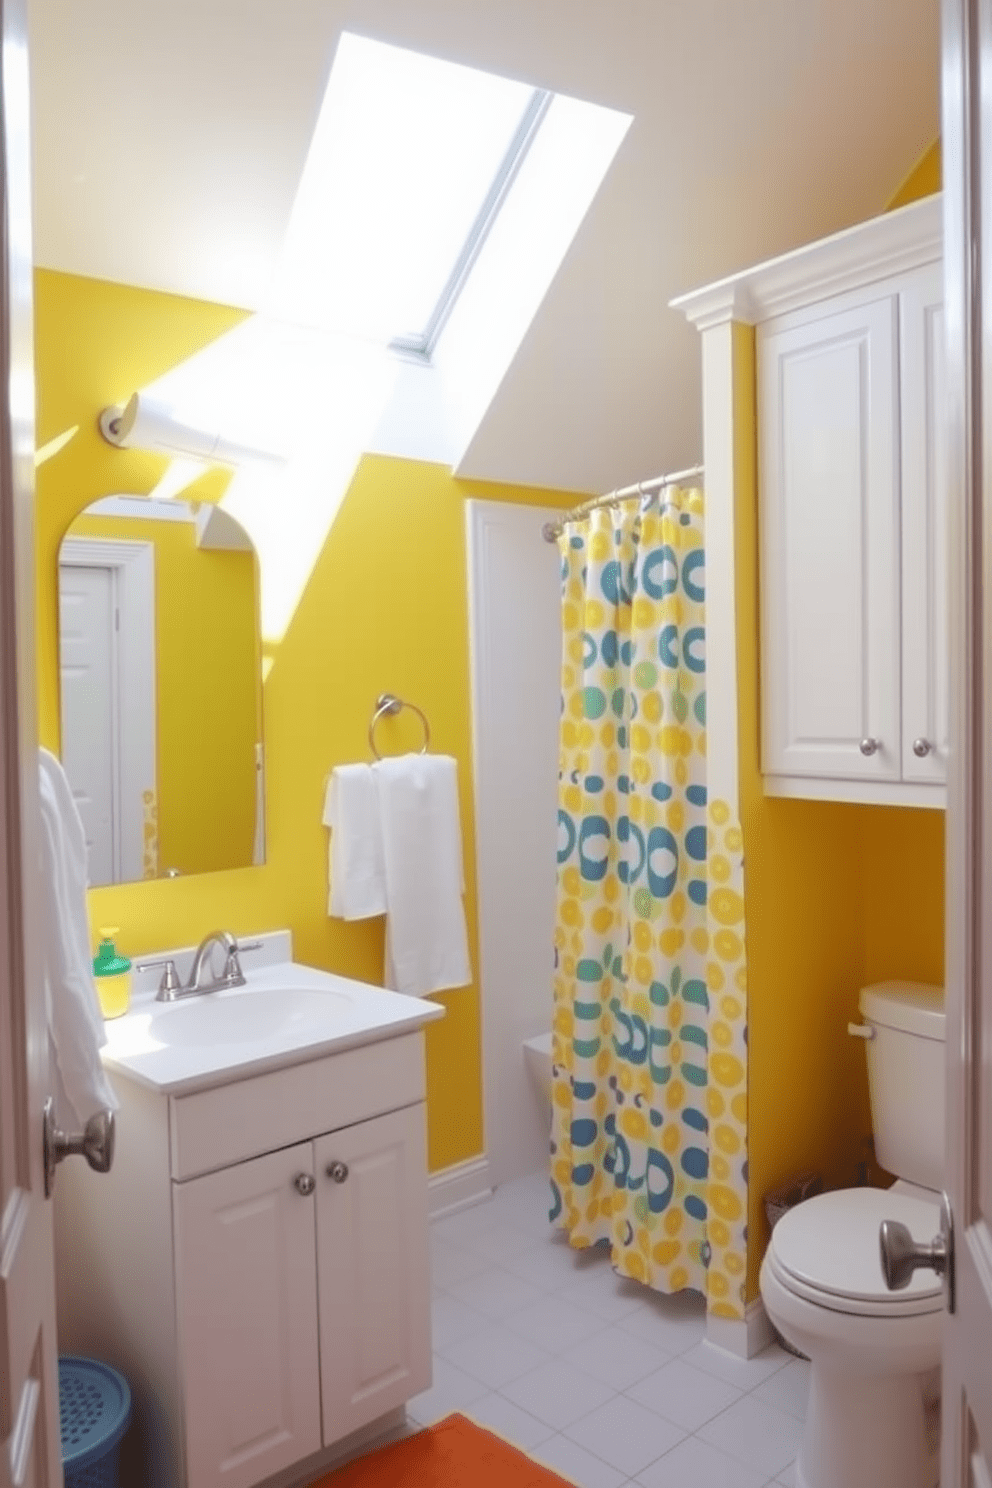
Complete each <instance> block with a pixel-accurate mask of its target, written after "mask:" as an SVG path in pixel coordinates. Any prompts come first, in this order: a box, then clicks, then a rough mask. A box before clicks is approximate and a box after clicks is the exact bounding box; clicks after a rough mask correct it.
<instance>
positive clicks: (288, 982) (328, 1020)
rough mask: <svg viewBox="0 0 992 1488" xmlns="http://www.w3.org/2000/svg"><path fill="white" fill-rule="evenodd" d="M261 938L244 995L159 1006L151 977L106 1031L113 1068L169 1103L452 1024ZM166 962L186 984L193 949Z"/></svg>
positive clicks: (433, 1008)
mask: <svg viewBox="0 0 992 1488" xmlns="http://www.w3.org/2000/svg"><path fill="white" fill-rule="evenodd" d="M262 938H263V941H265V942H266V945H265V946H263V947H260V948H259V952H258V954H257V956H256V952H255V951H251V952H250V953H249V954H250V955H252V956H256V961H255V963H254V964H251V965H248V966H246V967H245V975H246V977H247V979H248V980H247V982H246V984H245V986H243V987H225V988H223V989H222V990H221V991H219V992H204V993H202V994H201V995H200V996H195V995H194V996H192V997H188V998H184V999H182V1000H181V1001H179V1002H158V1001H157V1000H156V999H155V994H154V990H153V989H154V985H155V980H156V974H155V973H154V972H151V973H149V975H148V976H147V978H146V979H145V982H144V985H143V986H140V987H139V988H138V989H137V990H136V992H135V993H134V994H133V995H132V998H131V1006H130V1008H129V1010H128V1011H127V1012H126V1013H124V1014H123V1016H122V1017H120V1018H113V1019H112V1020H111V1021H110V1022H109V1023H107V1024H106V1025H105V1027H106V1035H107V1042H106V1044H105V1045H104V1047H103V1048H102V1049H101V1051H100V1055H101V1058H102V1060H103V1062H104V1064H106V1065H108V1066H109V1068H110V1069H111V1070H114V1071H116V1072H117V1073H119V1074H121V1075H124V1076H126V1077H128V1078H130V1079H133V1080H137V1081H139V1083H141V1084H143V1085H145V1086H147V1087H149V1088H150V1089H152V1090H156V1091H159V1092H160V1093H165V1094H168V1095H170V1096H171V1095H188V1094H191V1093H192V1092H193V1091H195V1090H205V1089H208V1088H209V1087H211V1086H214V1085H223V1084H227V1083H229V1082H230V1081H232V1080H240V1079H245V1078H247V1077H248V1076H254V1075H258V1074H262V1073H264V1072H265V1071H269V1070H277V1069H284V1068H286V1067H288V1066H290V1065H293V1064H298V1063H300V1062H302V1061H307V1060H311V1059H317V1058H323V1057H325V1056H326V1055H329V1054H334V1053H337V1052H339V1051H342V1050H344V1049H353V1048H358V1047H359V1046H360V1045H362V1044H370V1043H373V1042H377V1041H378V1040H380V1039H383V1038H395V1037H396V1036H397V1035H399V1034H405V1033H412V1032H414V1031H415V1030H419V1029H420V1028H422V1027H423V1026H424V1024H425V1023H428V1022H431V1021H433V1020H434V1019H435V1018H441V1017H443V1016H444V1009H443V1008H442V1007H441V1006H440V1005H439V1004H438V1003H436V1002H431V1001H430V999H429V998H421V997H404V996H402V995H401V994H400V993H398V992H389V991H386V990H384V989H383V988H382V987H373V986H370V985H369V984H368V983H366V982H358V981H355V980H354V979H353V978H352V977H343V976H337V975H336V974H335V973H334V972H329V971H321V970H320V969H318V968H317V967H315V966H305V965H303V964H302V963H301V962H299V961H293V960H291V959H289V955H290V951H291V945H290V940H289V935H288V934H287V933H286V932H283V931H277V932H275V933H272V934H266V935H263V937H262ZM279 952H282V956H283V959H280V958H279V954H278V953H279ZM162 954H163V955H165V956H170V957H175V956H177V955H178V956H179V958H180V971H181V974H182V973H184V972H185V971H186V970H188V967H189V965H190V964H191V962H192V955H193V947H191V946H189V947H182V948H180V950H179V951H178V952H177V951H174V950H173V951H170V950H165V951H164V952H163V953H162ZM263 958H265V959H263ZM150 959H151V958H150ZM154 959H158V956H157V955H156V957H155V958H154Z"/></svg>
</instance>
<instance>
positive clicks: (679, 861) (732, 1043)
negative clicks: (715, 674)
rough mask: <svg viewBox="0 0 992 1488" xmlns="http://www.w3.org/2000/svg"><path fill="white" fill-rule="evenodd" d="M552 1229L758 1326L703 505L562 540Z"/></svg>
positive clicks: (677, 493) (695, 502)
mask: <svg viewBox="0 0 992 1488" xmlns="http://www.w3.org/2000/svg"><path fill="white" fill-rule="evenodd" d="M559 550H560V553H561V560H562V620H563V661H562V713H561V733H560V768H559V801H558V805H559V810H558V827H559V841H558V902H557V922H556V927H555V973H554V1000H555V1011H554V1031H553V1055H552V1058H553V1068H554V1101H553V1120H552V1142H551V1183H552V1210H551V1218H552V1221H553V1222H554V1223H555V1224H556V1225H558V1226H560V1227H561V1228H563V1229H564V1230H565V1231H566V1232H567V1234H568V1237H569V1240H570V1242H571V1244H573V1245H575V1246H588V1245H592V1244H596V1243H597V1242H600V1241H608V1242H609V1245H610V1249H611V1258H612V1263H613V1266H614V1269H615V1270H616V1271H618V1272H619V1273H620V1274H621V1275H624V1276H629V1277H633V1278H634V1279H635V1280H637V1281H640V1282H643V1283H645V1284H646V1285H648V1286H650V1287H653V1288H654V1289H656V1290H658V1291H662V1292H675V1291H679V1290H680V1289H681V1288H683V1287H694V1288H696V1289H697V1290H699V1291H701V1292H703V1293H704V1294H705V1296H706V1298H707V1305H708V1307H709V1310H710V1311H711V1312H714V1313H718V1314H722V1315H724V1316H728V1317H733V1318H742V1317H743V1315H744V1271H745V1263H746V1235H747V1231H746V1218H747V1162H746V1157H747V1152H746V1138H747V1090H746V1072H747V1055H746V1046H745V1039H746V1034H745V1011H746V981H745V963H744V898H743V867H742V853H741V847H742V842H741V830H740V826H739V823H738V822H737V821H736V819H735V817H734V814H733V813H732V811H731V809H730V807H729V805H728V804H727V803H726V802H722V801H708V800H707V789H706V667H705V649H704V643H705V622H704V600H705V594H704V563H705V553H704V546H703V494H702V492H701V491H699V490H695V489H694V490H681V489H678V488H674V487H668V488H666V489H664V490H662V491H661V492H660V493H656V494H652V495H646V496H643V497H640V498H634V499H633V500H627V501H623V502H620V503H617V504H615V505H613V506H610V507H601V508H598V509H596V510H594V511H593V512H592V513H590V514H589V515H588V516H586V517H584V518H582V519H581V520H579V521H574V522H571V523H569V524H567V525H566V527H565V529H564V531H563V533H562V535H561V537H560V539H559Z"/></svg>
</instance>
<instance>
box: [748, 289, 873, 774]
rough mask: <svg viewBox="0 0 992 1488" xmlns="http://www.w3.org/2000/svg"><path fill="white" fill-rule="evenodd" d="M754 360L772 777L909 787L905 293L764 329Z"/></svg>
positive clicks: (767, 766) (766, 758) (765, 748)
mask: <svg viewBox="0 0 992 1488" xmlns="http://www.w3.org/2000/svg"><path fill="white" fill-rule="evenodd" d="M876 293H877V291H876ZM757 352H758V406H759V430H758V432H759V458H760V461H761V471H760V489H761V515H760V524H759V525H760V531H761V534H762V538H761V647H762V689H761V693H762V769H763V770H764V771H765V772H766V773H767V774H771V775H791V776H814V777H831V776H832V777H835V778H843V779H851V780H898V779H899V771H900V753H901V739H900V727H899V519H898V502H899V488H898V480H899V469H898V464H899V462H898V416H899V410H898V373H899V368H898V322H897V296H896V295H895V294H887V295H884V296H882V297H879V298H876V299H874V300H870V301H869V302H867V303H865V304H859V305H856V306H854V307H853V308H852V307H851V305H850V301H849V300H845V301H844V302H842V303H840V304H837V303H834V304H832V305H831V304H830V303H829V302H828V303H827V304H824V305H819V306H817V307H816V308H815V310H813V311H810V310H805V311H802V312H794V313H793V314H791V315H789V316H782V317H779V318H778V319H776V320H772V321H768V322H766V323H765V324H764V325H762V326H760V327H759V329H758V348H757Z"/></svg>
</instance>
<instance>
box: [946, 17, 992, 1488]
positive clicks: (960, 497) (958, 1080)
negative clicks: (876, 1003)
mask: <svg viewBox="0 0 992 1488" xmlns="http://www.w3.org/2000/svg"><path fill="white" fill-rule="evenodd" d="M990 69H992V13H990V10H989V7H988V6H987V5H976V4H973V3H972V0H943V78H942V83H943V87H942V93H943V167H944V267H945V292H946V305H947V312H946V313H947V342H946V349H947V383H948V406H947V418H948V425H947V427H948V433H947V444H948V448H947V470H948V486H947V489H948V492H949V493H950V495H951V522H950V529H949V530H950V550H951V551H950V565H949V574H950V592H951V643H950V657H951V755H950V769H949V781H948V813H947V931H946V934H947V955H946V973H945V975H946V980H947V1060H948V1099H947V1141H948V1172H947V1187H948V1194H949V1197H950V1201H951V1209H952V1213H953V1219H954V1226H955V1231H956V1234H955V1243H954V1252H955V1256H954V1261H955V1272H956V1291H957V1298H956V1304H957V1305H956V1307H955V1310H954V1312H953V1314H951V1315H950V1316H949V1317H948V1318H947V1319H946V1326H945V1332H944V1381H943V1443H942V1451H941V1478H940V1481H941V1484H942V1488H965V1485H968V1488H989V1485H990V1484H992V1367H990V1359H992V715H990V705H992V630H990V621H992V550H990V541H989V539H990V534H992V463H990V462H992V401H990V400H992V347H990V345H989V335H988V331H989V321H990V313H992V291H990V290H989V289H986V288H985V286H986V285H988V284H992V278H990V276H992V222H990V219H989V215H988V213H989V205H990V200H992V116H990V112H989V110H990V85H992V72H990Z"/></svg>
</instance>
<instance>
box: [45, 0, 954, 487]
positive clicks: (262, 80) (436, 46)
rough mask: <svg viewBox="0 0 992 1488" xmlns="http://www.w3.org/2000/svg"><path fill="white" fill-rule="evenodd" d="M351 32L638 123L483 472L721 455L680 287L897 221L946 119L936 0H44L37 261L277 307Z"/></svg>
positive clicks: (483, 428)
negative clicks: (708, 448) (710, 428)
mask: <svg viewBox="0 0 992 1488" xmlns="http://www.w3.org/2000/svg"><path fill="white" fill-rule="evenodd" d="M342 29H349V30H353V31H357V32H360V33H363V34H365V35H368V36H373V37H376V38H378V39H380V40H383V41H388V42H394V43H397V44H399V45H404V46H409V47H413V48H416V49H419V50H421V51H426V52H429V53H432V54H434V55H435V56H440V57H447V58H450V59H451V60H453V61H457V62H464V63H469V64H471V65H473V66H477V67H482V68H486V69H488V70H490V71H495V72H499V73H503V74H504V75H506V76H510V77H514V78H519V79H521V80H523V81H527V82H529V83H532V84H534V85H539V86H541V87H545V88H550V89H552V90H554V91H557V92H562V93H569V94H573V95H575V96H577V97H580V98H584V99H587V100H589V101H591V102H595V103H603V104H606V105H609V106H611V107H614V108H617V109H621V110H625V111H627V112H630V113H632V114H633V115H634V122H633V125H632V126H631V129H630V131H629V133H628V134H627V137H626V139H625V140H624V142H623V144H622V145H621V147H620V150H619V152H618V154H617V157H616V160H615V161H614V163H613V166H612V167H611V170H610V172H609V174H608V176H607V178H606V180H605V182H604V184H603V187H602V188H601V190H600V193H599V195H598V197H597V199H596V201H595V202H594V203H593V206H592V208H591V210H590V212H589V214H588V216H587V218H586V220H585V222H584V223H583V225H582V227H581V228H580V230H579V234H578V236H577V238H576V239H575V241H574V243H573V245H572V248H571V250H570V251H569V253H568V255H567V257H566V259H565V262H564V264H563V265H562V268H561V270H560V271H559V274H558V276H557V278H556V280H555V282H554V283H553V285H552V287H551V289H550V291H549V292H548V295H547V296H546V298H545V300H544V303H543V304H542V306H541V308H540V310H539V311H538V314H537V317H536V318H535V320H534V322H533V324H532V326H531V329H530V331H529V333H528V335H527V336H526V338H525V340H524V343H523V345H522V347H521V349H520V352H519V354H518V356H517V358H516V360H515V362H514V363H513V366H512V367H511V369H510V371H509V373H508V374H507V376H506V378H505V379H504V381H503V384H502V386H501V387H500V389H499V391H498V393H497V395H496V397H495V399H494V401H493V403H492V405H491V406H490V408H489V411H488V413H487V414H486V416H485V417H484V419H483V421H482V424H481V425H480V427H479V430H478V432H477V434H476V436H475V438H474V440H473V441H472V443H471V445H470V446H469V449H468V452H467V454H466V457H465V459H464V461H463V463H462V466H461V473H463V474H467V475H471V476H474V477H477V478H485V479H489V480H500V481H511V482H521V483H525V484H534V485H548V486H556V487H562V488H566V489H575V490H594V489H600V488H608V487H612V486H617V485H621V484H625V483H627V482H629V481H633V480H637V479H643V478H646V477H648V476H650V475H652V474H655V473H657V472H659V471H661V470H665V469H672V468H675V467H679V466H683V465H689V464H691V463H693V462H694V461H695V460H696V459H697V458H698V456H699V452H700V427H699V423H700V420H699V348H698V337H697V333H696V332H695V331H694V330H693V329H691V328H690V327H689V326H687V325H686V324H685V323H684V321H683V320H682V318H681V316H679V315H677V314H676V313H675V312H674V311H671V310H669V309H668V301H669V300H670V299H671V298H672V296H673V295H676V294H678V293H680V292H682V291H684V290H687V289H691V288H693V287H695V286H697V285H700V284H703V283H706V282H707V281H708V280H711V279H715V278H718V277H720V276H722V275H724V274H727V273H730V272H732V271H734V270H736V269H740V268H743V267H745V266H747V265H748V264H750V263H752V262H755V261H757V260H760V259H763V258H766V257H769V256H771V255H773V254H776V253H779V252H783V251H785V250H787V249H789V248H792V247H795V246H797V245H798V244H800V243H803V242H807V241H810V240H811V239H814V238H817V237H820V236H823V235H824V234H825V233H827V232H831V231H834V230H836V229H838V228H841V227H846V226H848V225H850V224H851V223H854V222H857V221H860V220H861V219H863V218H865V217H868V216H872V215H874V214H875V213H876V212H878V211H880V210H881V209H882V208H883V207H884V205H885V203H886V201H887V200H888V199H889V197H890V196H891V195H892V193H893V191H894V190H895V189H896V187H897V186H898V185H899V183H900V182H901V180H902V179H903V178H904V176H905V175H906V173H907V172H908V171H909V169H910V168H911V166H912V165H913V163H914V161H915V160H916V159H917V157H918V156H919V155H920V154H921V153H922V151H923V150H924V149H925V148H926V146H927V145H928V144H929V143H930V141H931V140H932V139H933V138H934V137H935V136H936V134H937V132H938V128H939V0H802V3H797V0H471V3H467V0H281V3H274V0H86V3H85V4H76V3H73V0H56V3H53V0H32V13H31V58H32V85H33V94H34V109H35V199H36V224H35V239H36V259H37V261H38V262H39V263H40V264H43V265H45V266H46V267H49V268H54V269H62V270H66V271H68V272H72V273H76V274H86V275H93V276H95V277H97V278H102V279H111V280H118V281H120V282H123V283H128V284H136V285H143V286H147V287H150V288H153V289H161V290H169V291H173V292H177V293H181V294H187V295H194V296H199V297H201V298H205V299H209V300H218V301H221V302H223V303H226V304H234V305H241V306H245V307H247V308H254V307H255V306H256V305H257V304H258V303H259V301H260V299H261V297H262V294H263V292H264V289H265V286H266V283H267V279H268V276H269V274H270V273H271V271H272V268H273V266H274V262H275V257H276V254H277V252H278V249H279V246H280V243H281V240H282V235H283V232H284V230H285V226H286V223H287V220H288V216H289V210H290V207H291V204H292V201H293V197H294V194H295V191H296V186H297V182H298V180H299V177H300V174H301V171H302V168H303V162H304V159H305V156H306V151H307V146H308V143H309V139H310V134H311V131H312V129H313V125H314V123H315V120H316V117H317V112H318V109H319V106H320V101H321V98H322V95H323V90H324V86H325V83H326V79H327V75H328V72H329V69H330V65H331V61H332V58H333V52H334V47H335V43H336V39H337V36H338V35H339V33H340V31H341V30H342Z"/></svg>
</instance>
